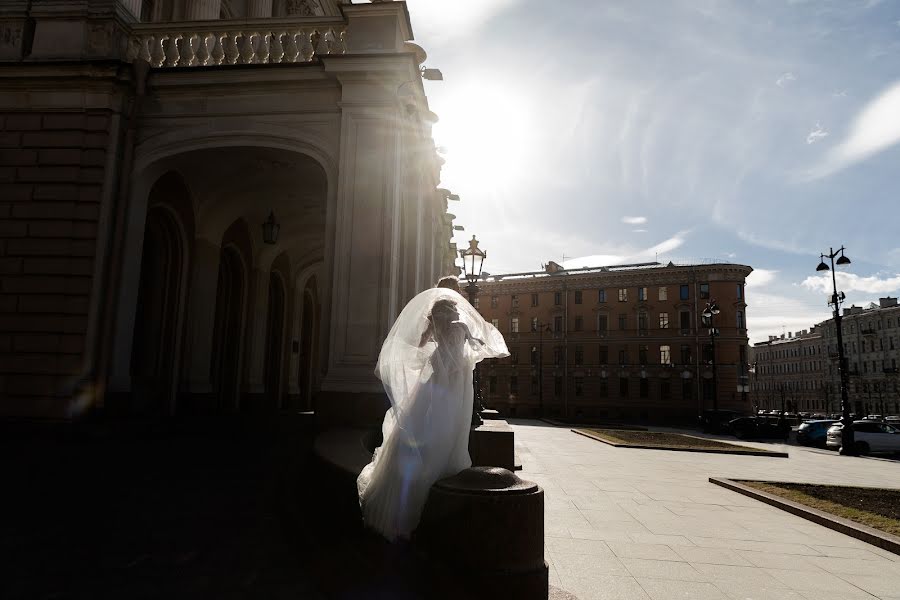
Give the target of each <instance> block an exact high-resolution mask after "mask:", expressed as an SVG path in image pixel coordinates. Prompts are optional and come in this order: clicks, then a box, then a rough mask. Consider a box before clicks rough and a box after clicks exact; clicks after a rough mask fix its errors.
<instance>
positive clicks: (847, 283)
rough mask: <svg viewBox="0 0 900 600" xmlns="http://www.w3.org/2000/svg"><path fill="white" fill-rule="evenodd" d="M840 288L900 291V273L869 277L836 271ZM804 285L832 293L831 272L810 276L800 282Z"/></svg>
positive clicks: (868, 292)
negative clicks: (891, 275)
mask: <svg viewBox="0 0 900 600" xmlns="http://www.w3.org/2000/svg"><path fill="white" fill-rule="evenodd" d="M835 277H836V279H837V286H838V289H839V290H841V291H843V292H845V293H847V292H865V293H867V294H885V293H889V292H897V291H900V274H897V275H895V276H893V277H884V278H882V277H878V276H877V275H871V276H869V277H860V276H859V275H856V274H855V273H842V272H840V271H839V272H837V273H835ZM800 285H802V286H803V287H805V288H807V289H809V290H813V291H819V292H823V293H826V294H831V293H832V291H833V288H832V283H831V274H830V273H827V272H826V273H824V274H822V275H816V276H810V277H807V278H806V279H804V280H803V281H802V282H800Z"/></svg>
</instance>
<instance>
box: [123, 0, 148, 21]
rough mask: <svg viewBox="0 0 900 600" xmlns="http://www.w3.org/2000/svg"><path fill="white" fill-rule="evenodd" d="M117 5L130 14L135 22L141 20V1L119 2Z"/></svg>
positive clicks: (124, 0) (128, 0)
mask: <svg viewBox="0 0 900 600" xmlns="http://www.w3.org/2000/svg"><path fill="white" fill-rule="evenodd" d="M119 3H120V4H121V5H122V6H124V7H125V10H127V11H128V12H129V13H131V16H132V17H134V20H135V21H140V20H141V4H143V0H119Z"/></svg>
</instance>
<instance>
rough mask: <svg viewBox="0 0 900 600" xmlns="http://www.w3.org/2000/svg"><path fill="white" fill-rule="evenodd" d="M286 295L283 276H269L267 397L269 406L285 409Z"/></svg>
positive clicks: (266, 362)
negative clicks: (283, 382) (283, 374)
mask: <svg viewBox="0 0 900 600" xmlns="http://www.w3.org/2000/svg"><path fill="white" fill-rule="evenodd" d="M285 309H286V294H285V286H284V281H283V280H282V278H281V275H280V274H278V273H276V272H272V273H270V274H269V306H268V310H267V317H266V358H265V365H264V367H265V378H264V382H265V397H266V401H267V404H268V406H274V407H277V408H279V409H283V408H285V403H284V401H285V398H286V396H285V394H284V392H283V387H282V373H283V368H282V367H283V363H284V326H285Z"/></svg>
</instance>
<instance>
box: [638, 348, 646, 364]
mask: <svg viewBox="0 0 900 600" xmlns="http://www.w3.org/2000/svg"><path fill="white" fill-rule="evenodd" d="M638 362H639V363H640V364H642V365H646V364H647V344H641V345H639V346H638Z"/></svg>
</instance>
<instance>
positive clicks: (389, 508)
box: [356, 288, 509, 541]
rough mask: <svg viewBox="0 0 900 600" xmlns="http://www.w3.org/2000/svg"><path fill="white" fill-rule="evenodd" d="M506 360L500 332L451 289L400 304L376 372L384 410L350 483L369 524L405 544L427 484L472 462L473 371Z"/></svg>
mask: <svg viewBox="0 0 900 600" xmlns="http://www.w3.org/2000/svg"><path fill="white" fill-rule="evenodd" d="M508 355H509V352H508V351H507V349H506V343H505V342H504V341H503V336H502V335H500V332H499V331H497V329H496V328H494V327H493V326H492V325H490V324H489V323H487V322H486V321H485V320H484V319H483V318H482V317H481V315H479V314H478V311H476V310H475V309H474V308H472V306H471V305H470V304H469V303H468V302H467V301H466V300H465V298H463V297H462V296H461V295H460V294H459V293H457V292H455V291H453V290H450V289H446V288H433V289H429V290H426V291H424V292H422V293H421V294H419V295H418V296H416V297H415V298H413V299H412V300H411V301H410V302H409V304H407V305H406V308H404V309H403V312H401V313H400V316H399V317H398V318H397V322H396V323H394V326H393V327H392V328H391V331H390V333H389V334H388V336H387V339H385V341H384V345H383V346H382V347H381V354H380V355H379V357H378V364H377V366H376V367H375V373H376V374H377V375H378V378H379V379H381V381H382V383H383V384H384V389H385V391H386V392H387V395H388V397H389V398H390V401H391V407H390V408H389V409H388V411H387V413H385V415H384V422H383V424H382V426H381V431H382V434H383V442H382V444H381V447H379V448H378V449H377V450H375V455H374V456H373V457H372V462H371V463H369V464H368V465H367V466H366V467H365V468H364V469H363V470H362V472H361V473H360V475H359V478H358V479H357V482H356V483H357V488H358V491H359V503H360V507H361V508H362V514H363V520H364V522H365V524H366V525H367V526H368V527H370V528H372V529H374V530H376V531H378V532H379V533H381V534H382V535H383V536H384V537H385V538H387V539H388V540H390V541H393V540H395V539H396V538H398V537H400V538H405V539H408V538H409V536H410V534H411V533H412V531H413V530H414V529H415V528H416V525H418V523H419V517H420V515H421V513H422V509H423V508H424V506H425V501H426V500H427V499H428V491H429V489H430V488H431V485H432V484H433V483H434V482H436V481H437V480H439V479H442V478H444V477H449V476H451V475H455V474H456V473H458V472H460V471H462V470H463V469H467V468H468V467H470V466H471V465H472V461H471V459H470V458H469V428H470V423H471V416H472V397H473V391H472V370H473V369H474V367H475V364H476V363H478V362H479V361H481V360H482V359H484V358H494V357H501V356H508Z"/></svg>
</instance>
